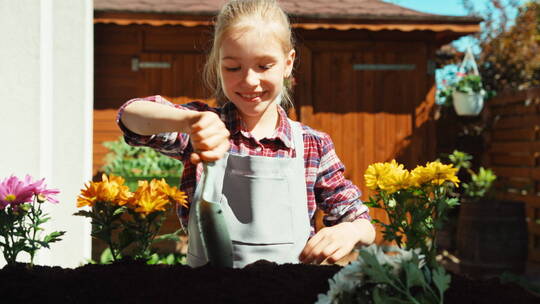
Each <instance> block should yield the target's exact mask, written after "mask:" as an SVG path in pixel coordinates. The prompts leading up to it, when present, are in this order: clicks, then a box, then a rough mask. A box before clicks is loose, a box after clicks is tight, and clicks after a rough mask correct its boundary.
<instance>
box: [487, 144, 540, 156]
mask: <svg viewBox="0 0 540 304" xmlns="http://www.w3.org/2000/svg"><path fill="white" fill-rule="evenodd" d="M535 147H536V146H535V145H534V143H532V142H526V141H508V142H492V143H491V145H490V147H489V149H488V151H487V152H488V153H490V154H492V153H515V152H518V153H529V154H533V153H534V152H535V151H534V149H535Z"/></svg>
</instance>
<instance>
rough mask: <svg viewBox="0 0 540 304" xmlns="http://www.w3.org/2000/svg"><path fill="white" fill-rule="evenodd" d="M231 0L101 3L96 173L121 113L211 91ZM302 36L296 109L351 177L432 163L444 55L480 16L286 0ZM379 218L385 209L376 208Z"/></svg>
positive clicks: (97, 4) (372, 0) (366, 2)
mask: <svg viewBox="0 0 540 304" xmlns="http://www.w3.org/2000/svg"><path fill="white" fill-rule="evenodd" d="M223 3H224V1H223V0H198V1H193V0H154V1H143V0H95V1H94V8H95V15H94V21H95V104H94V173H96V172H97V170H98V169H99V167H100V166H101V165H102V164H103V157H104V154H105V152H106V151H105V148H104V147H102V145H101V143H102V142H103V141H107V140H114V139H116V138H117V137H118V135H119V134H120V131H119V130H118V129H117V127H116V126H115V123H114V115H115V112H116V109H117V108H118V107H119V106H120V105H121V104H122V103H123V102H125V101H126V100H128V99H130V98H133V97H140V96H147V95H154V94H160V95H164V96H168V97H171V98H172V99H173V100H175V101H178V102H182V101H186V100H194V99H197V100H201V99H203V100H204V99H206V98H207V96H208V94H207V93H206V92H205V90H204V89H203V87H202V83H201V70H202V65H203V63H204V61H205V54H206V52H207V51H208V50H209V46H210V44H209V43H210V36H211V31H212V28H211V27H212V20H213V17H214V16H215V15H216V13H217V12H218V10H219V8H220V6H221V5H222V4H223ZM280 3H281V5H282V7H283V8H284V9H285V10H286V11H287V13H288V14H289V15H290V16H291V21H292V26H293V28H294V34H295V38H296V50H297V54H298V57H297V62H296V67H295V72H294V76H295V83H296V85H295V87H294V101H295V108H294V110H293V111H292V112H291V113H290V114H291V116H292V117H293V118H295V119H297V120H300V121H301V122H303V123H306V124H308V125H310V126H312V127H313V128H316V129H319V130H322V131H324V132H326V133H328V134H330V136H331V137H332V139H333V140H334V144H335V146H336V150H337V153H338V155H339V157H340V158H341V160H342V161H343V162H344V164H345V166H346V175H347V177H348V178H349V179H351V180H352V181H353V182H354V183H355V184H356V185H358V186H359V187H360V188H361V189H362V190H364V193H365V194H366V193H367V192H366V191H365V188H364V182H363V173H364V171H365V169H366V168H367V166H368V165H369V164H371V163H373V162H378V161H388V160H391V159H393V158H395V159H396V160H398V161H399V162H402V163H404V164H406V165H407V166H408V167H409V168H413V167H414V166H415V165H417V164H423V163H424V162H426V161H428V160H433V159H434V158H435V156H436V155H435V154H436V142H437V140H444V139H437V138H436V135H435V134H436V133H435V128H434V121H433V117H432V115H433V111H432V110H433V108H434V99H435V82H434V70H435V61H434V59H435V52H436V51H437V49H439V48H440V46H441V45H444V44H447V43H449V42H451V41H453V40H455V39H457V38H459V37H461V36H464V35H468V34H472V33H475V32H477V31H479V23H480V21H481V20H480V19H479V18H473V17H454V16H440V15H432V14H426V13H421V12H418V11H414V10H410V9H406V8H403V7H400V6H397V5H394V4H390V3H386V2H382V1H377V0H340V1H327V0H296V1H295V0H281V1H280ZM372 215H374V217H380V214H377V213H374V212H373V213H372Z"/></svg>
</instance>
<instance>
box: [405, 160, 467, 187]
mask: <svg viewBox="0 0 540 304" xmlns="http://www.w3.org/2000/svg"><path fill="white" fill-rule="evenodd" d="M457 171H458V169H457V168H454V167H453V165H444V164H442V163H440V162H438V161H436V162H430V163H427V164H426V166H425V167H422V166H418V167H416V168H415V169H414V170H413V171H412V173H411V174H412V176H413V180H414V183H415V185H416V186H421V185H423V184H426V183H431V184H433V185H442V184H443V183H444V182H446V181H449V182H452V183H454V185H456V186H458V183H459V179H458V177H457V176H456V173H457Z"/></svg>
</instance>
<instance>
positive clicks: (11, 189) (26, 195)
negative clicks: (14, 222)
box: [0, 175, 36, 209]
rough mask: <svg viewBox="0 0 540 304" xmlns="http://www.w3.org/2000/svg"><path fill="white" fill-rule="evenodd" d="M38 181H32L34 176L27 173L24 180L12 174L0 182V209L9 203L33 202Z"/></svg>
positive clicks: (14, 204) (15, 204)
mask: <svg viewBox="0 0 540 304" xmlns="http://www.w3.org/2000/svg"><path fill="white" fill-rule="evenodd" d="M35 190H36V183H35V182H32V177H31V176H29V175H26V177H25V179H24V180H20V179H18V178H17V177H16V176H13V175H12V176H10V177H8V178H6V179H4V180H3V181H2V182H1V183H0V209H4V208H6V206H8V205H13V206H17V205H20V204H23V203H27V202H31V201H32V198H33V196H34V194H35Z"/></svg>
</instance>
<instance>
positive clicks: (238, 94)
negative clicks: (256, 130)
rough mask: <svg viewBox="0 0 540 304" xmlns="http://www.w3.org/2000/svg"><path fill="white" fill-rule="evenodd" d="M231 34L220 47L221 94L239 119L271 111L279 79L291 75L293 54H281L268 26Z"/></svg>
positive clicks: (279, 88)
mask: <svg viewBox="0 0 540 304" xmlns="http://www.w3.org/2000/svg"><path fill="white" fill-rule="evenodd" d="M257 28H259V29H253V27H250V28H248V29H246V30H233V31H232V32H231V33H230V35H227V36H225V37H224V39H223V40H222V43H221V47H220V53H219V54H220V75H221V83H222V87H223V91H224V93H225V95H226V96H227V98H228V99H229V100H230V101H231V102H232V103H234V104H235V105H236V107H237V108H238V109H239V111H240V114H241V115H242V117H243V118H246V119H247V118H260V117H261V116H262V115H264V114H265V113H268V110H271V109H275V107H276V102H275V101H276V98H277V97H278V96H279V95H280V93H281V92H282V90H283V89H284V87H283V79H284V78H286V77H288V76H289V75H290V74H291V71H292V67H293V62H294V56H295V52H294V50H291V51H289V52H288V53H286V52H284V50H283V47H282V45H281V43H280V41H279V40H278V39H277V38H276V37H275V35H274V34H273V33H272V30H271V26H266V27H264V26H263V27H261V26H257Z"/></svg>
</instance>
